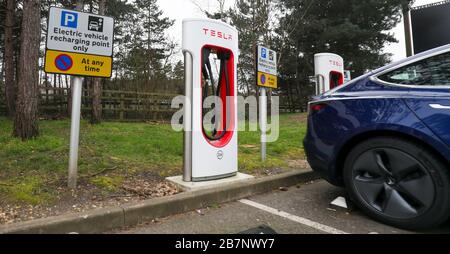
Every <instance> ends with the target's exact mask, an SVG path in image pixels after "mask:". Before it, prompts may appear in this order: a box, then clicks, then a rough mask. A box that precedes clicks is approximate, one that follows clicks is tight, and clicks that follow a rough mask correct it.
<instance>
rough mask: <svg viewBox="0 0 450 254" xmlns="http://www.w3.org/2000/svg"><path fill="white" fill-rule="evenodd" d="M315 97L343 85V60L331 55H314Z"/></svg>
mask: <svg viewBox="0 0 450 254" xmlns="http://www.w3.org/2000/svg"><path fill="white" fill-rule="evenodd" d="M314 72H315V77H316V95H319V94H322V93H325V92H327V91H329V90H331V89H333V88H335V87H338V86H340V85H342V84H344V79H345V73H344V59H343V58H342V57H341V56H339V55H336V54H332V53H320V54H315V55H314Z"/></svg>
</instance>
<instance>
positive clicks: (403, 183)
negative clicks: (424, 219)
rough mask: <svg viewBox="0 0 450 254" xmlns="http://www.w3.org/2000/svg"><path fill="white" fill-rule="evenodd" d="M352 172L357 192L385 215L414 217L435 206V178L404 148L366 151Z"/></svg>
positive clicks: (372, 207)
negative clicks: (401, 149)
mask: <svg viewBox="0 0 450 254" xmlns="http://www.w3.org/2000/svg"><path fill="white" fill-rule="evenodd" d="M352 172H353V178H352V179H353V185H354V189H355V190H356V193H357V194H358V195H359V196H360V197H361V198H362V199H363V200H364V201H365V202H366V203H367V204H368V205H369V207H370V208H371V209H373V210H375V211H377V212H379V213H382V214H383V215H385V216H388V217H391V218H398V219H411V218H415V217H417V216H420V215H421V214H423V213H425V212H426V211H427V210H428V209H429V208H430V207H431V206H432V205H433V202H434V199H435V193H436V191H435V186H434V182H433V179H432V178H431V176H430V174H429V172H428V171H427V170H426V169H425V167H424V166H423V165H422V164H421V163H420V162H419V161H418V160H417V159H415V158H414V157H412V156H410V155H409V154H407V153H405V152H403V151H400V150H397V149H393V148H377V149H370V150H368V151H365V152H363V153H362V154H360V155H359V156H358V157H357V158H356V160H355V161H354V163H353V166H352Z"/></svg>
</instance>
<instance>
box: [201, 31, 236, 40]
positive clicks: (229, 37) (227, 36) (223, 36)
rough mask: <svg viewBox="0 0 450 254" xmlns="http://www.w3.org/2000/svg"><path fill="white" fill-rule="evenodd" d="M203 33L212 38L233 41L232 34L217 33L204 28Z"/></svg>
mask: <svg viewBox="0 0 450 254" xmlns="http://www.w3.org/2000/svg"><path fill="white" fill-rule="evenodd" d="M203 32H204V33H205V35H209V36H211V37H216V38H219V39H224V40H233V36H232V35H231V34H227V33H224V32H220V31H216V30H213V29H208V28H203Z"/></svg>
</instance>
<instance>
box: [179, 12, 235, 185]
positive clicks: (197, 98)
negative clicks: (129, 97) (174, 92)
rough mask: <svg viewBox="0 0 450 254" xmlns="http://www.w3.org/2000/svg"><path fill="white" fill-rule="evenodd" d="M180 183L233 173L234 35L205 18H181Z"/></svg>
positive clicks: (226, 26) (232, 31) (225, 25)
mask: <svg viewBox="0 0 450 254" xmlns="http://www.w3.org/2000/svg"><path fill="white" fill-rule="evenodd" d="M183 54H184V59H185V86H186V87H185V89H186V90H185V96H186V97H185V104H184V117H183V120H184V121H183V122H184V165H183V167H184V174H183V180H184V181H185V182H199V181H206V180H214V179H220V178H226V177H230V176H234V175H236V174H237V171H238V141H237V134H238V133H237V124H238V121H237V119H238V118H237V88H236V84H237V80H236V78H237V62H238V32H237V30H236V29H235V28H234V27H232V26H230V25H228V24H226V23H223V22H220V21H217V20H211V19H186V20H183Z"/></svg>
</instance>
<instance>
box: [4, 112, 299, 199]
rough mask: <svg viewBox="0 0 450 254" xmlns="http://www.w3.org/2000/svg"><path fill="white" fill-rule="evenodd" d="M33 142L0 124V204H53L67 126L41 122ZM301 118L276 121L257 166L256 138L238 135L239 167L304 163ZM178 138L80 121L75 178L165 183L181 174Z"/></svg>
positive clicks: (160, 129) (138, 127)
mask: <svg viewBox="0 0 450 254" xmlns="http://www.w3.org/2000/svg"><path fill="white" fill-rule="evenodd" d="M39 127H40V132H41V135H40V137H39V138H37V139H34V140H30V141H26V142H22V141H21V140H19V139H16V138H13V137H11V133H12V122H11V121H10V120H8V119H6V118H0V199H1V198H2V197H3V198H6V199H7V200H11V201H14V202H15V201H19V202H25V203H32V204H37V203H42V202H48V201H51V200H52V198H53V194H52V193H53V189H52V188H54V186H53V185H54V182H57V181H61V180H64V179H65V177H66V175H67V166H68V153H69V133H70V121H69V120H58V121H41V122H40V123H39ZM305 131H306V126H305V123H304V115H302V114H285V115H281V116H280V137H279V139H278V141H277V142H274V143H269V144H268V155H267V158H268V159H267V161H266V162H265V163H263V162H261V160H260V150H259V139H260V134H259V132H250V131H244V132H239V167H240V170H241V171H242V172H246V173H258V172H260V171H261V172H262V170H264V169H267V168H287V167H288V162H287V161H288V160H298V159H303V158H304V152H303V147H302V143H301V141H302V138H303V137H304V135H305ZM182 137H183V134H182V133H180V132H175V131H173V130H172V128H171V126H170V125H168V124H148V123H116V122H105V123H102V124H100V125H95V126H93V125H90V124H89V123H88V122H87V121H82V124H81V133H80V152H79V174H80V177H87V178H88V176H90V175H95V174H96V173H98V172H102V171H104V170H105V169H113V171H114V175H113V176H110V175H108V176H96V177H92V178H90V179H87V180H88V181H89V182H90V183H91V184H94V185H95V186H98V187H99V188H102V189H105V190H108V191H113V190H115V189H116V188H117V186H119V185H120V184H121V182H122V181H123V180H124V177H125V176H129V175H133V174H137V173H141V172H148V171H150V172H152V173H154V174H155V175H157V176H161V177H166V176H170V175H176V174H181V173H182V171H181V167H182V160H183V148H182V144H183V142H182Z"/></svg>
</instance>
